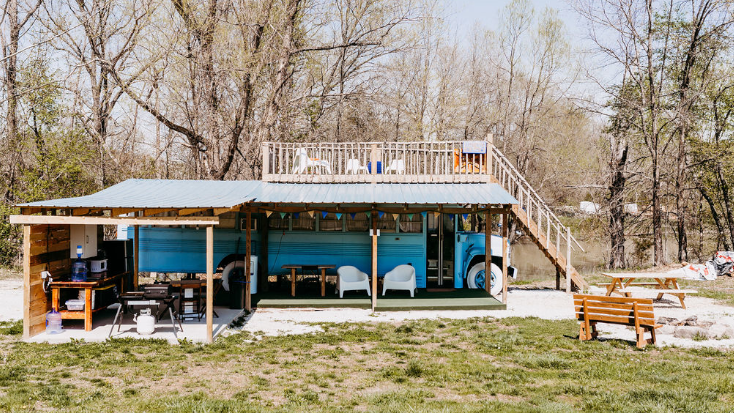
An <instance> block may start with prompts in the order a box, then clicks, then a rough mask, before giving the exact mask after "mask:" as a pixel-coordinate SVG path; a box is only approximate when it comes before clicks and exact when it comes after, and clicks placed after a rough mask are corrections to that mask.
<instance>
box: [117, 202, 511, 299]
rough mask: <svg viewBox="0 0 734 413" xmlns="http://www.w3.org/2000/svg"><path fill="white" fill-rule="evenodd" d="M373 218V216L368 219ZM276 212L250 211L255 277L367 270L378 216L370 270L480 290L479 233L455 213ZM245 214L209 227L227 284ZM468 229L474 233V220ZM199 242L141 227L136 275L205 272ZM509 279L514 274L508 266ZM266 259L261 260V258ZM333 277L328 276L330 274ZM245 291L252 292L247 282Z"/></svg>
mask: <svg viewBox="0 0 734 413" xmlns="http://www.w3.org/2000/svg"><path fill="white" fill-rule="evenodd" d="M375 215H377V214H375ZM375 215H370V214H369V213H365V212H359V213H343V214H337V213H332V212H329V213H326V212H319V211H313V212H311V213H306V212H302V213H280V212H273V213H270V214H269V216H266V214H252V220H253V222H252V244H251V254H252V256H253V257H259V258H260V259H259V269H258V270H255V271H256V272H258V273H259V276H260V280H261V281H262V280H263V277H266V276H269V275H285V274H287V273H288V270H285V269H282V268H281V267H282V266H283V265H284V264H291V263H299V264H303V265H311V264H313V265H316V264H322V263H330V264H334V265H336V267H337V268H338V267H340V266H343V265H352V266H355V267H357V268H359V269H360V270H361V271H363V272H365V273H368V274H369V273H371V245H372V244H371V237H370V236H369V231H370V228H372V220H373V219H377V228H378V229H379V237H378V248H377V251H378V256H377V273H378V276H379V277H381V276H384V274H385V273H387V272H388V271H390V270H391V269H393V268H394V267H396V266H397V265H400V264H410V265H412V266H413V267H415V270H416V282H417V286H418V288H427V287H438V288H441V287H443V288H447V287H448V288H481V289H483V288H484V286H485V282H486V278H487V277H486V276H485V273H486V271H485V234H484V233H483V232H478V231H471V230H468V229H469V228H471V227H472V225H471V223H470V222H469V221H470V220H467V219H465V217H462V216H461V215H454V214H434V213H432V212H424V213H411V214H390V213H380V214H379V216H375ZM245 216H246V215H245V214H244V213H239V212H227V213H225V214H222V215H220V216H219V225H217V226H216V227H215V229H214V263H215V264H217V268H219V269H220V270H221V271H222V278H223V280H226V279H227V277H228V276H229V274H230V272H231V271H233V270H234V269H236V268H243V267H244V261H243V260H244V254H245V219H246V218H245ZM474 224H475V225H474V228H475V229H476V228H477V225H476V222H475V223H474ZM118 238H122V239H131V238H133V231H132V230H131V231H127V228H126V227H124V226H123V227H119V228H118ZM205 238H206V234H205V231H204V229H203V228H201V229H199V228H195V227H188V226H183V227H153V226H147V227H146V226H143V227H141V228H140V257H139V270H140V271H143V272H162V273H204V272H206V268H205V262H206V261H205V255H206V250H205ZM491 239H492V245H491V253H492V269H491V272H490V274H491V277H490V279H491V286H492V288H491V293H492V294H493V295H497V294H499V293H500V292H501V291H502V270H501V268H502V250H501V245H502V238H501V237H500V236H497V235H492V238H491ZM507 248H508V255H507V256H508V268H509V270H508V273H509V275H510V276H512V277H514V276H515V275H516V270H515V269H514V268H513V267H510V266H509V257H510V253H509V250H510V247H509V243H508V245H507ZM265 253H266V255H267V259H265V260H264V259H263V258H265V257H264V256H263V255H265ZM335 273H336V272H335V271H334V272H332V274H335ZM252 293H253V294H256V293H257V284H256V280H255V279H253V285H252Z"/></svg>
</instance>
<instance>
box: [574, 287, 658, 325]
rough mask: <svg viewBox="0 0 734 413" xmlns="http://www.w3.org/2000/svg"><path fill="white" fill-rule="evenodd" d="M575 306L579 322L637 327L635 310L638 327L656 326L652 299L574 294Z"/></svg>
mask: <svg viewBox="0 0 734 413" xmlns="http://www.w3.org/2000/svg"><path fill="white" fill-rule="evenodd" d="M573 304H574V308H575V311H576V318H577V319H578V320H579V321H584V320H585V319H588V320H589V321H602V322H606V323H614V324H625V325H631V326H634V325H635V309H636V310H637V317H638V319H639V320H638V322H639V324H638V325H644V326H654V325H655V314H654V312H653V308H652V299H651V298H631V297H607V296H603V295H587V294H574V295H573Z"/></svg>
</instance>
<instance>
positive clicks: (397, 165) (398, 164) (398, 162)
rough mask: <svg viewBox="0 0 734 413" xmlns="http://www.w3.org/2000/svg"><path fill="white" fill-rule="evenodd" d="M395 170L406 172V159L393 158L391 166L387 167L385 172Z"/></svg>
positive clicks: (396, 171) (400, 172) (401, 172)
mask: <svg viewBox="0 0 734 413" xmlns="http://www.w3.org/2000/svg"><path fill="white" fill-rule="evenodd" d="M388 172H395V173H397V174H400V175H403V174H405V161H404V160H402V159H393V160H392V161H390V166H388V167H387V168H385V173H388Z"/></svg>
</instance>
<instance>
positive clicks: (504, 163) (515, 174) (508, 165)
mask: <svg viewBox="0 0 734 413" xmlns="http://www.w3.org/2000/svg"><path fill="white" fill-rule="evenodd" d="M492 155H494V157H495V158H496V159H497V161H498V162H499V164H500V166H501V167H503V168H505V170H508V169H509V171H510V172H511V173H512V176H511V178H512V179H514V180H515V181H516V182H519V183H520V184H521V185H519V186H520V187H524V188H522V189H525V191H526V192H527V193H528V194H529V195H532V196H533V197H534V198H535V201H536V203H537V204H538V205H542V206H543V209H544V211H543V212H545V213H546V214H548V215H549V216H551V217H552V218H553V220H554V221H555V222H554V224H555V225H558V226H560V227H561V228H562V229H564V230H565V229H567V227H566V226H565V225H563V223H562V222H561V220H560V219H559V218H558V216H556V214H555V213H553V210H551V209H550V207H549V206H548V204H546V203H545V201H544V200H543V198H541V197H540V195H538V193H537V192H536V191H535V189H534V188H533V187H532V186H531V185H530V183H529V182H528V181H527V180H526V179H525V178H524V177H523V176H522V174H521V173H520V171H518V170H517V168H515V166H514V165H513V164H512V162H510V160H509V159H507V157H505V155H504V154H503V153H502V152H501V151H500V150H499V149H498V148H497V147H496V146H494V145H492ZM505 189H507V188H505ZM528 218H529V219H532V217H530V216H528ZM564 232H566V231H561V233H562V234H563V233H564ZM562 236H563V237H564V238H565V237H566V236H565V234H564V235H562ZM570 237H571V240H573V242H574V243H575V244H576V245H577V246H578V247H579V248H580V249H581V251H583V252H586V250H585V249H584V247H582V246H581V244H579V242H578V240H576V238H575V237H574V236H573V235H570Z"/></svg>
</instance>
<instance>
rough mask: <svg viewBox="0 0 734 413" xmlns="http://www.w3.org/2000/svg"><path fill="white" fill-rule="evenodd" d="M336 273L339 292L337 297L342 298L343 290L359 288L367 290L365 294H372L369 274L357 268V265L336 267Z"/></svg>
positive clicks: (357, 289)
mask: <svg viewBox="0 0 734 413" xmlns="http://www.w3.org/2000/svg"><path fill="white" fill-rule="evenodd" d="M336 273H337V274H339V277H338V278H337V286H336V288H337V291H338V292H339V298H344V291H359V290H367V295H368V296H372V294H371V293H370V280H369V276H368V275H367V274H365V273H363V272H362V271H360V270H359V269H357V267H352V266H351V265H345V266H343V267H339V268H337V270H336Z"/></svg>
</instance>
